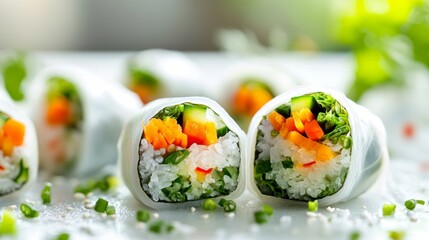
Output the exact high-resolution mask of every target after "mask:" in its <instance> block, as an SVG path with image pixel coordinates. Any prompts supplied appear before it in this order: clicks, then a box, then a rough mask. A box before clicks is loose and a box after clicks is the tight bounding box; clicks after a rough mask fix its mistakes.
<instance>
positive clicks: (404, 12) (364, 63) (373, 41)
mask: <svg viewBox="0 0 429 240" xmlns="http://www.w3.org/2000/svg"><path fill="white" fill-rule="evenodd" d="M380 6H384V8H380ZM427 13H429V4H428V2H427V1H424V0H409V1H384V0H383V1H382V0H374V1H365V0H356V4H355V6H354V9H353V11H349V12H348V13H347V14H345V15H343V16H342V17H341V20H340V22H341V26H340V29H339V35H338V38H339V40H340V41H341V42H342V43H344V44H346V45H349V46H350V47H351V48H352V49H353V56H354V60H355V63H356V69H355V73H354V81H353V83H352V84H351V86H350V87H349V90H348V94H347V95H348V97H350V98H351V99H353V100H356V101H357V100H359V99H360V98H361V97H362V95H363V94H364V93H365V92H366V91H368V90H370V89H372V88H375V87H379V86H382V85H392V84H396V85H398V84H403V83H405V82H406V80H407V79H406V78H405V75H406V73H407V72H409V71H410V66H413V65H415V64H416V63H421V64H423V65H425V66H426V67H429V53H428V51H426V49H428V48H429V39H428V38H427V34H426V33H427V32H428V31H429V17H428V14H427Z"/></svg>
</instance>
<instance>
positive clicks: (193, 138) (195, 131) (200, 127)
mask: <svg viewBox="0 0 429 240" xmlns="http://www.w3.org/2000/svg"><path fill="white" fill-rule="evenodd" d="M183 133H184V134H186V135H187V136H188V147H190V146H191V145H192V144H194V143H196V144H204V138H205V124H200V123H197V122H194V121H186V123H185V127H184V129H183Z"/></svg>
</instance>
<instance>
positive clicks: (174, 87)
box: [126, 49, 203, 97]
mask: <svg viewBox="0 0 429 240" xmlns="http://www.w3.org/2000/svg"><path fill="white" fill-rule="evenodd" d="M128 64H132V65H133V66H134V67H135V68H136V69H139V70H143V71H147V72H149V73H151V74H153V75H154V76H155V77H156V78H157V79H158V80H160V81H161V97H184V96H194V95H199V94H201V93H202V91H203V84H202V82H201V72H200V70H199V68H198V66H197V65H195V64H194V63H193V62H192V61H191V60H189V59H188V58H187V57H186V55H184V54H183V53H180V52H176V51H170V50H163V49H150V50H145V51H141V52H139V53H137V54H135V55H133V56H132V57H131V58H130V59H129V62H128ZM126 76H127V77H126V78H128V73H127V74H126ZM126 81H128V79H126Z"/></svg>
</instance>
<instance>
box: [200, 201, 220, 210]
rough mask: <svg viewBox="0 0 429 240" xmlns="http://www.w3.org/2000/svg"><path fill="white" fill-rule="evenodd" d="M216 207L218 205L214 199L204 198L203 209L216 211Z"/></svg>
mask: <svg viewBox="0 0 429 240" xmlns="http://www.w3.org/2000/svg"><path fill="white" fill-rule="evenodd" d="M216 208H217V205H216V202H215V201H214V200H213V199H211V198H208V199H206V200H204V202H203V209H204V210H206V211H214V210H216Z"/></svg>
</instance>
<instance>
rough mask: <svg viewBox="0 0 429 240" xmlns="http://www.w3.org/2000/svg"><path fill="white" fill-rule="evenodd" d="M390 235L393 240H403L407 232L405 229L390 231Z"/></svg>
mask: <svg viewBox="0 0 429 240" xmlns="http://www.w3.org/2000/svg"><path fill="white" fill-rule="evenodd" d="M389 237H390V239H392V240H402V239H404V238H405V232H404V231H390V232H389Z"/></svg>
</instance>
